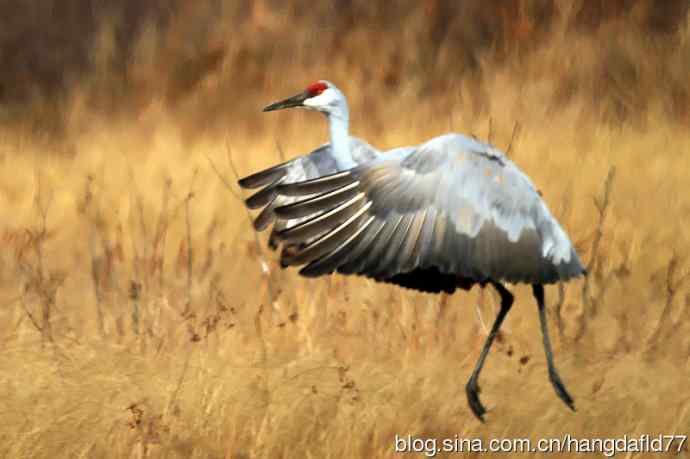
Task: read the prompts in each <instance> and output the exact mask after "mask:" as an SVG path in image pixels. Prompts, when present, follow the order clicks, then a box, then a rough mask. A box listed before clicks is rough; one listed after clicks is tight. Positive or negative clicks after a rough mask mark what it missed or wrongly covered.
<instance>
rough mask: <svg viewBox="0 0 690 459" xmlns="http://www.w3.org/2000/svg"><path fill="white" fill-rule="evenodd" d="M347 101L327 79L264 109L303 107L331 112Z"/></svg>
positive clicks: (266, 110) (267, 110)
mask: <svg viewBox="0 0 690 459" xmlns="http://www.w3.org/2000/svg"><path fill="white" fill-rule="evenodd" d="M344 103H345V97H344V96H343V94H342V93H341V92H340V91H339V90H338V88H336V87H335V85H334V84H333V83H331V82H330V81H326V80H319V81H316V82H314V83H312V84H310V85H309V86H307V87H306V89H305V90H304V91H302V92H301V93H299V94H296V95H294V96H292V97H288V98H287V99H283V100H281V101H278V102H275V103H272V104H270V105H267V106H266V107H264V109H263V111H265V112H271V111H274V110H282V109H284V108H292V107H302V108H306V109H311V110H316V111H320V112H325V113H331V112H333V111H334V110H336V109H337V107H339V106H340V105H343V104H344Z"/></svg>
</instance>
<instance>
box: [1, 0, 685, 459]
mask: <svg viewBox="0 0 690 459" xmlns="http://www.w3.org/2000/svg"><path fill="white" fill-rule="evenodd" d="M689 8H690V6H689V3H688V1H687V0H685V1H682V0H665V1H652V0H572V1H566V0H551V1H548V0H504V1H500V0H482V1H479V0H477V1H474V0H471V1H470V0H465V1H461V2H456V1H443V0H424V1H411V0H410V1H408V0H402V1H399V2H376V1H371V0H369V1H360V0H351V1H346V0H335V1H328V2H314V1H312V2H307V1H303V0H290V1H278V0H257V1H253V2H249V1H229V0H228V1H209V0H196V1H189V0H185V1H183V0H177V1H173V0H170V1H164V0H150V1H146V2H135V1H114V0H91V1H86V0H61V1H55V0H42V1H41V2H40V3H39V2H28V1H19V0H14V1H8V0H0V12H1V13H2V14H1V16H0V17H1V19H0V64H1V66H0V217H1V218H0V249H1V250H0V406H2V407H3V416H2V417H0V456H2V457H7V458H10V457H51V458H55V457H70V458H71V457H180V458H189V457H199V458H202V457H203V458H206V457H208V458H236V459H239V458H275V457H315V458H326V457H336V458H339V457H361V458H371V457H397V455H396V454H395V452H394V438H395V435H396V434H398V435H408V434H410V435H414V436H418V437H426V438H433V439H437V440H438V441H439V444H440V441H441V440H442V439H443V438H446V437H450V438H453V436H454V435H459V436H461V437H478V438H482V439H484V440H488V439H490V438H521V437H524V438H530V439H531V440H532V441H536V440H538V439H539V438H549V437H558V438H560V437H562V436H563V435H565V434H570V435H572V436H574V437H576V438H606V437H621V436H622V435H625V434H627V435H628V436H637V437H639V435H642V434H650V435H658V434H687V433H688V426H690V397H689V396H688V393H689V392H688V389H689V388H690V320H689V319H690V289H689V285H688V284H689V283H688V279H689V278H690V260H689V257H690V232H689V231H688V227H689V226H690V195H689V194H688V193H687V191H686V190H687V187H688V184H689V183H690V153H689V152H690V134H689V132H690V108H689V107H690V11H689ZM317 79H328V80H330V81H333V82H334V83H335V84H336V85H338V87H340V88H341V89H342V90H343V92H344V93H345V94H346V96H347V97H348V101H349V104H350V109H351V120H352V132H353V134H354V135H357V136H361V137H363V138H364V139H366V140H367V141H369V142H370V143H372V144H373V145H375V146H377V147H379V148H382V149H383V148H392V147H396V146H400V145H409V144H417V143H421V142H423V141H424V140H426V139H428V138H429V137H432V136H436V135H439V134H441V133H444V132H447V131H449V130H454V131H459V132H464V133H466V134H473V135H476V136H478V137H480V138H482V139H485V140H489V141H490V142H492V143H494V144H496V145H497V146H498V147H500V148H503V149H508V146H509V145H510V156H511V158H512V159H513V160H514V161H515V162H516V163H517V164H519V165H520V167H521V168H522V169H523V170H524V171H525V172H527V173H528V174H529V175H530V177H531V178H532V179H533V181H534V182H535V184H536V185H537V186H538V187H539V189H540V190H541V191H542V193H543V196H544V199H545V200H546V202H547V203H548V205H549V207H550V209H551V210H552V212H553V214H554V215H555V216H556V217H557V218H558V219H559V221H560V222H561V223H562V224H563V226H564V228H565V229H566V230H567V232H568V233H569V235H570V236H571V239H572V240H573V242H574V244H575V246H576V248H577V250H578V253H579V254H580V256H581V258H582V259H583V261H584V262H585V263H586V264H587V267H588V270H589V271H590V273H591V275H590V276H589V277H588V279H587V280H578V281H575V282H571V283H569V284H568V285H563V286H551V287H549V288H548V289H547V302H548V310H549V321H550V322H549V323H550V327H551V334H552V340H553V341H554V347H555V355H556V356H555V358H556V364H557V366H558V368H559V370H560V372H561V375H562V377H563V378H564V380H565V383H566V385H567V387H568V388H569V390H570V391H571V393H572V394H573V396H574V398H575V402H576V406H577V409H578V411H577V412H576V413H572V412H570V411H568V410H567V409H566V408H565V407H564V406H563V405H562V403H561V402H560V401H559V400H558V399H557V398H556V396H555V395H554V394H553V393H552V390H551V387H550V386H549V383H548V380H547V374H546V364H545V359H544V356H543V351H542V347H541V338H540V334H539V322H538V319H537V312H536V308H535V306H534V304H533V303H532V299H531V296H530V294H529V289H528V288H525V287H524V286H516V287H514V288H513V291H514V292H515V294H516V307H515V308H513V311H512V312H511V315H510V316H509V317H508V319H507V321H506V323H505V325H504V329H503V333H501V336H500V338H499V339H498V340H497V341H498V342H497V344H496V346H495V348H494V349H493V351H492V353H491V355H490V356H489V358H488V360H487V365H486V368H485V370H484V372H483V374H482V379H481V381H480V385H481V388H482V389H483V391H482V399H483V400H484V402H485V404H486V405H487V406H489V407H490V411H489V413H488V415H487V421H488V422H487V424H485V425H482V424H479V423H478V422H477V421H476V419H474V418H473V417H472V415H471V413H470V412H469V409H468V408H467V405H466V400H465V394H464V384H465V381H466V380H467V378H468V377H469V374H470V371H471V368H472V365H473V364H474V361H475V359H476V358H477V355H478V353H479V350H480V347H481V343H482V342H483V341H484V338H485V336H486V333H487V325H488V324H490V323H491V321H492V320H493V317H494V315H495V313H496V312H497V308H498V299H497V298H495V296H494V294H493V293H489V292H484V293H482V292H480V291H479V290H478V289H475V290H474V291H472V292H469V293H465V292H461V293H458V294H456V295H453V296H447V295H427V294H421V293H416V292H410V291H406V290H404V289H399V288H395V287H391V286H384V285H380V284H376V283H373V282H370V281H368V280H366V279H362V278H355V277H340V276H332V277H329V278H323V279H319V280H308V279H303V278H300V277H299V276H297V274H296V273H295V272H294V271H293V270H287V271H284V270H280V269H278V267H277V264H276V261H275V258H276V256H275V254H273V253H271V252H270V251H269V250H268V249H267V248H266V244H265V235H263V234H261V235H259V238H258V239H256V238H255V234H254V233H253V231H252V230H251V227H250V224H249V219H248V215H247V214H246V212H245V210H244V208H243V205H242V196H241V194H240V190H239V189H238V188H237V187H236V186H235V180H236V178H237V176H238V175H246V174H249V173H251V172H254V171H257V170H259V169H261V168H263V167H266V166H269V165H271V164H275V163H276V162H278V161H282V160H283V159H285V158H287V157H294V156H296V155H298V154H302V153H304V152H307V151H310V150H312V149H314V148H315V147H317V146H318V145H320V144H321V143H322V142H324V141H325V139H326V138H327V137H326V132H327V131H326V129H325V121H324V120H323V119H322V117H320V116H319V115H318V114H314V113H306V112H304V111H298V110H294V111H285V112H279V113H266V114H265V113H261V108H262V107H263V106H264V105H266V104H267V103H269V102H273V101H275V100H278V99H281V98H284V97H287V96H290V95H292V94H295V93H297V92H298V91H300V90H301V89H302V88H304V87H305V86H306V85H307V84H309V83H311V82H313V81H314V80H317ZM673 446H674V447H677V446H678V443H674V445H673ZM678 453H679V455H680V457H690V456H689V454H690V453H688V450H687V448H686V449H684V450H681V451H680V452H678ZM529 455H531V456H532V457H541V455H540V454H539V453H530V454H529ZM572 455H573V454H572V453H564V454H563V456H566V457H568V456H572ZM466 456H471V454H466ZM648 456H649V454H639V455H632V456H630V457H648ZM437 457H463V456H462V455H454V454H445V455H444V454H439V455H438V456H437ZM673 457H676V456H673Z"/></svg>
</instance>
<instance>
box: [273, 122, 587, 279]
mask: <svg viewBox="0 0 690 459" xmlns="http://www.w3.org/2000/svg"><path fill="white" fill-rule="evenodd" d="M323 148H324V147H322V149H320V150H317V151H316V152H315V153H317V152H318V155H319V156H318V157H319V158H320V159H319V163H320V164H329V161H328V160H327V159H326V157H327V154H328V149H327V148H326V149H323ZM365 150H366V151H369V150H367V149H365ZM313 154H314V153H312V155H313ZM309 156H311V155H309ZM309 156H307V157H303V158H309ZM368 158H371V159H369V160H367V159H368ZM303 162H304V160H303ZM307 162H311V160H308V161H307ZM357 162H358V164H359V165H358V166H356V167H354V168H353V169H350V170H347V171H342V172H340V173H335V174H330V175H328V176H324V175H323V171H324V170H326V169H327V170H334V169H335V168H334V166H332V164H331V165H329V166H328V167H325V168H322V169H320V170H318V171H316V172H314V170H315V166H314V167H312V169H309V170H308V172H303V171H304V170H305V169H304V167H302V168H301V169H299V173H297V172H295V173H291V172H290V171H288V172H286V174H285V176H284V179H281V180H279V183H275V184H272V185H270V186H272V187H274V188H275V193H276V194H277V195H281V194H283V195H284V196H278V198H277V199H276V200H275V201H274V202H273V203H272V207H273V209H272V211H273V213H274V214H277V215H278V216H279V217H280V218H281V220H279V222H281V221H282V222H285V223H283V224H282V226H280V227H279V228H277V229H276V235H277V237H278V238H279V239H284V240H286V241H287V245H286V247H285V249H284V251H283V254H282V256H281V260H282V263H283V265H301V264H306V265H307V266H305V267H304V268H303V269H302V270H301V271H300V272H301V274H303V275H306V276H318V275H322V274H327V273H330V272H333V271H338V272H341V273H344V274H362V275H365V276H367V277H371V278H374V279H386V278H391V277H394V276H396V275H398V274H404V273H407V272H411V271H414V270H417V269H428V268H435V269H437V270H438V271H439V272H440V273H442V274H454V275H457V276H460V277H464V278H468V279H471V280H473V281H475V282H480V283H481V282H486V281H487V280H489V279H493V280H497V281H507V282H511V283H517V282H527V283H531V284H535V283H539V284H547V283H553V282H557V281H559V280H563V281H565V280H568V279H570V278H572V277H576V276H579V275H581V274H583V272H584V268H583V266H582V264H581V262H580V260H579V258H578V256H577V254H576V253H575V251H574V249H573V247H572V244H571V242H570V240H569V238H568V236H567V235H566V233H565V232H564V231H563V229H562V228H561V226H560V225H559V224H558V222H557V221H556V220H555V219H554V218H553V216H552V215H551V213H550V212H549V210H548V208H547V206H546V204H545V203H544V201H543V200H542V198H541V196H540V195H539V193H538V192H537V190H536V188H535V187H534V185H533V184H532V182H531V181H530V179H529V178H528V177H527V176H526V175H525V174H524V173H523V172H522V171H521V170H520V169H519V168H518V167H517V166H516V165H515V164H514V163H513V162H512V161H511V160H510V159H508V158H507V157H506V155H505V154H503V153H502V152H501V151H499V150H497V149H496V148H493V147H491V146H490V145H488V144H484V143H481V142H479V141H476V140H474V139H470V138H468V137H465V136H463V135H460V134H446V135H443V136H440V137H436V138H434V139H432V140H430V141H428V142H426V143H424V144H422V145H420V146H418V147H405V148H398V149H395V150H391V151H390V152H388V153H383V154H378V153H374V152H373V150H372V151H371V153H370V154H367V155H366V156H365V157H362V156H361V155H360V156H359V157H358V161H357ZM294 167H295V168H296V166H294ZM305 175H311V176H313V177H314V178H315V179H316V180H307V181H304V182H303V183H298V184H295V182H296V181H297V180H293V177H294V178H299V179H300V180H301V179H302V177H303V176H305ZM298 176H299V177H298ZM325 198H328V199H325ZM288 200H289V201H292V202H290V203H289V202H288ZM307 204H308V205H307ZM324 213H326V214H329V215H328V216H327V218H324V217H323V215H324Z"/></svg>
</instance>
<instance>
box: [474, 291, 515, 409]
mask: <svg viewBox="0 0 690 459" xmlns="http://www.w3.org/2000/svg"><path fill="white" fill-rule="evenodd" d="M491 285H493V287H494V288H495V289H496V291H498V293H499V295H501V310H500V311H498V315H497V316H496V320H494V324H493V326H492V327H491V331H490V332H489V336H487V337H486V341H484V347H483V348H482V353H481V354H480V355H479V360H477V363H476V364H475V366H474V371H473V372H472V376H470V379H469V381H467V385H466V386H465V392H466V393H467V403H468V404H469V405H470V409H471V410H472V412H473V413H474V415H475V416H477V418H479V420H480V421H482V422H484V417H483V416H484V413H486V409H485V408H484V406H483V405H482V402H480V401H479V386H478V385H477V380H478V379H479V373H480V372H481V371H482V367H483V366H484V360H486V356H487V355H488V354H489V349H490V348H491V343H493V341H494V338H495V337H496V335H497V334H498V330H499V329H500V328H501V324H502V323H503V319H505V318H506V315H508V311H510V307H511V306H512V305H513V294H512V293H510V292H509V291H508V290H507V289H506V288H505V287H504V286H503V285H501V284H499V283H498V282H491Z"/></svg>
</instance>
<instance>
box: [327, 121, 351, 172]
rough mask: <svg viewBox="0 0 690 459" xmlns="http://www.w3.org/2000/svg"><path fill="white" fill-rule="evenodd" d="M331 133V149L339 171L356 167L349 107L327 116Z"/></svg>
mask: <svg viewBox="0 0 690 459" xmlns="http://www.w3.org/2000/svg"><path fill="white" fill-rule="evenodd" d="M327 116H328V122H329V125H330V131H331V149H332V152H333V157H334V159H335V162H336V164H337V166H338V170H345V169H351V168H353V167H355V166H356V164H355V162H354V161H353V160H352V153H351V152H350V135H349V133H348V124H349V115H348V111H347V107H339V110H336V111H333V112H331V113H328V114H327Z"/></svg>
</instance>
